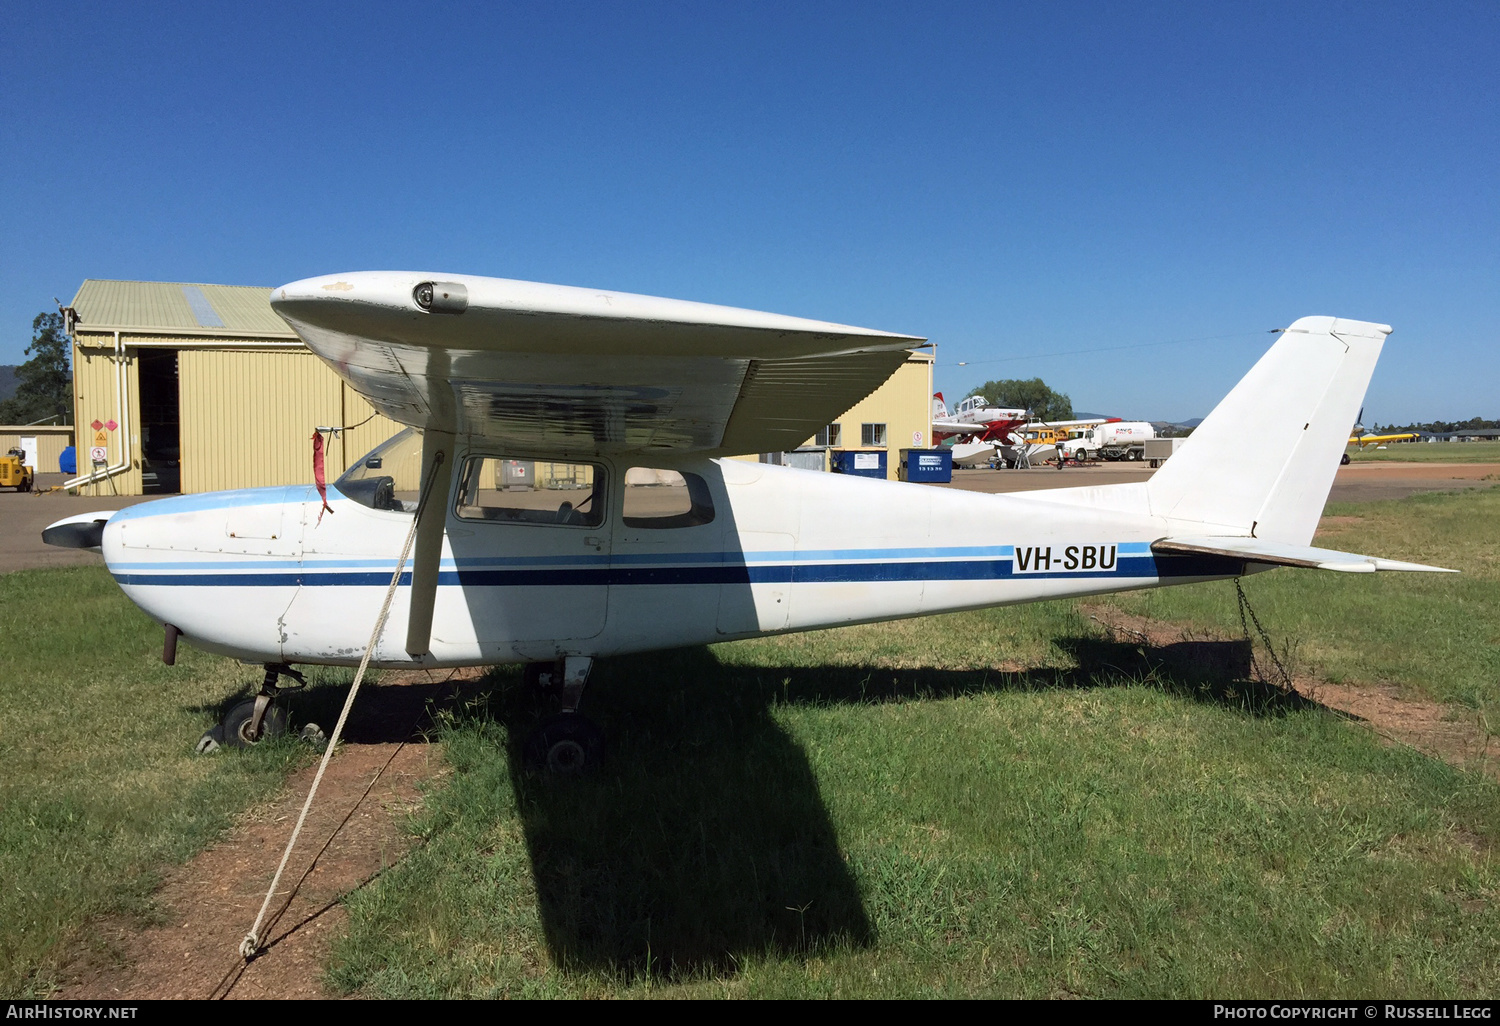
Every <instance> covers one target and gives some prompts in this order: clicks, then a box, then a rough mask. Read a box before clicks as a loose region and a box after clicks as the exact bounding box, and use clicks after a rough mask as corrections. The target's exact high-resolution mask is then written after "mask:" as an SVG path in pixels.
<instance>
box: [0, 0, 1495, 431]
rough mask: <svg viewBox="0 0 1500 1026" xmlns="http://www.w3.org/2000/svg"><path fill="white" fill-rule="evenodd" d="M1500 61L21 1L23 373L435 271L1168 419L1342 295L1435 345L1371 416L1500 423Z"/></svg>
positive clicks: (1399, 373) (1129, 11)
mask: <svg viewBox="0 0 1500 1026" xmlns="http://www.w3.org/2000/svg"><path fill="white" fill-rule="evenodd" d="M1497 54H1500V4H1497V3H1495V2H1493V0H1475V2H1453V3H1444V2H1432V3H1422V4H1416V3H1393V4H1383V3H1375V2H1368V3H1366V2H1359V3H1305V2H1304V3H1287V4H1278V3H1273V2H1259V0H1258V2H1253V3H1233V2H1229V3H1225V2H1214V3H1209V2H1201V3H1182V4H1174V3H1167V4H1153V3H1144V2H1130V3H1120V2H1100V3H1082V4H1070V3H1051V2H1049V3H1042V4H1037V3H1019V2H1016V3H967V4H954V5H946V4H940V3H931V2H924V3H899V4H887V3H875V2H859V3H849V4H842V3H817V2H800V3H784V4H773V3H767V2H758V3H729V2H724V0H714V2H707V0H705V2H701V3H633V2H610V3H569V2H564V0H553V2H538V3H511V4H502V3H487V4H474V5H460V4H435V5H424V4H412V3H401V4H380V3H358V4H348V5H334V6H327V5H318V4H293V5H286V6H275V5H237V4H226V5H215V4H203V3H193V4H180V5H179V4H171V3H157V4H152V5H150V6H146V5H139V6H138V5H124V4H69V3H51V4H41V5H34V6H32V7H28V8H26V9H25V10H24V11H23V10H21V9H19V8H18V9H16V10H14V11H12V12H11V16H10V17H9V18H8V19H7V30H6V32H5V33H4V34H3V36H0V104H3V110H4V125H5V132H4V135H3V142H0V146H3V148H4V160H3V161H0V184H3V193H0V195H3V197H4V199H3V203H0V210H3V221H0V238H3V248H0V363H17V362H20V361H21V360H22V359H23V358H24V357H23V356H22V350H23V349H24V347H25V345H26V344H27V342H28V341H29V338H30V325H31V319H32V317H34V316H35V315H36V314H37V313H38V312H40V311H42V310H47V309H51V308H52V302H51V300H52V297H53V296H57V297H60V298H61V299H62V300H63V301H64V302H67V301H68V300H70V299H71V298H72V296H73V294H74V292H75V291H76V290H77V288H78V286H79V284H80V283H81V282H82V281H83V279H85V278H90V277H92V278H131V279H144V280H167V281H188V282H219V283H227V284H245V285H252V284H253V285H276V284H280V283H282V282H286V281H290V280H293V279H296V278H301V277H305V276H308V275H314V274H323V273H331V272H337V271H344V270H360V269H375V268H396V267H399V268H420V269H432V270H448V271H460V272H468V273H476V274H492V275H497V276H502V277H513V278H527V279H533V280H537V281H548V282H561V283H565V284H577V285H588V286H593V287H598V288H609V289H617V290H623V291H632V292H644V293H649V294H653V295H663V296H671V297H676V298H682V299H694V300H702V301H706V302H714V303H725V304H730V305H734V306H746V307H752V308H756V309H764V310H772V311H776V312H780V313H789V314H797V315H802V316H808V317H816V318H822V319H827V320H835V321H844V322H848V323H853V324H858V325H863V326H868V327H873V328H881V329H888V330H895V331H909V332H914V333H917V334H922V335H927V336H929V337H931V338H932V339H934V340H935V341H936V342H937V343H938V359H939V369H938V372H937V383H938V385H939V387H941V388H942V389H943V390H944V391H945V392H946V393H947V394H948V395H949V397H950V398H954V397H957V396H960V395H962V394H965V392H966V390H967V389H968V388H970V387H971V386H973V385H975V384H977V383H978V382H981V381H984V380H986V379H989V378H995V377H1032V376H1037V375H1040V376H1041V377H1043V378H1044V379H1046V381H1047V382H1048V383H1049V384H1050V385H1052V386H1053V387H1054V388H1057V389H1059V390H1061V391H1065V392H1067V393H1069V394H1070V395H1071V396H1072V398H1073V401H1074V404H1075V406H1076V407H1078V408H1080V409H1086V410H1091V411H1099V412H1105V413H1115V414H1120V415H1123V416H1127V417H1145V418H1152V419H1155V418H1166V419H1182V418H1187V417H1192V416H1201V415H1202V414H1204V413H1206V412H1207V411H1208V410H1209V409H1210V408H1211V407H1212V405H1213V404H1214V403H1215V402H1216V401H1217V400H1218V398H1219V397H1220V396H1221V395H1222V394H1223V392H1224V391H1226V390H1227V389H1228V388H1229V387H1230V386H1231V385H1232V384H1233V383H1234V381H1235V380H1237V379H1238V378H1239V376H1240V375H1241V374H1242V373H1243V372H1244V371H1245V369H1246V368H1248V367H1249V365H1250V364H1251V363H1252V362H1253V361H1254V359H1255V358H1256V356H1258V355H1259V353H1260V352H1261V351H1262V350H1263V349H1264V348H1265V346H1266V345H1267V344H1269V342H1270V340H1271V336H1269V335H1267V334H1265V332H1266V331H1267V330H1268V329H1270V328H1274V327H1278V326H1283V325H1285V324H1288V323H1290V322H1291V321H1292V320H1294V319H1295V318H1296V317H1298V316H1301V315H1303V314H1309V313H1332V314H1337V315H1340V316H1346V317H1357V318H1361V319H1366V320H1375V321H1386V322H1389V323H1391V324H1393V325H1395V327H1396V333H1395V334H1394V335H1392V336H1391V340H1390V342H1389V343H1388V345H1387V348H1386V355H1385V357H1384V358H1383V360H1382V363H1381V366H1380V368H1379V369H1378V370H1377V372H1376V378H1375V381H1374V383H1373V385H1372V387H1371V392H1370V397H1369V402H1368V408H1367V411H1366V420H1367V422H1373V421H1377V420H1378V421H1381V422H1391V421H1406V420H1413V419H1415V420H1429V419H1437V418H1443V419H1447V418H1462V417H1469V416H1476V415H1478V416H1485V417H1497V416H1500V345H1497V342H1500V339H1497V335H1500V331H1497V323H1500V102H1497V98H1500V57H1497ZM1221 336H1227V337H1221ZM1182 339H1197V340H1199V341H1193V342H1184V343H1178V344H1172V345H1150V346H1146V347H1145V348H1132V349H1116V350H1114V351H1109V352H1095V353H1080V352H1079V351H1080V350H1098V349H1110V348H1112V347H1124V346H1144V345H1145V344H1147V343H1160V342H1169V341H1176V340H1182ZM1069 354H1071V355H1069ZM959 361H967V363H968V364H969V365H968V366H957V365H956V364H957V363H958V362H959Z"/></svg>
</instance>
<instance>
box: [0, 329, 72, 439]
mask: <svg viewBox="0 0 1500 1026" xmlns="http://www.w3.org/2000/svg"><path fill="white" fill-rule="evenodd" d="M26 355H27V356H29V357H31V359H29V360H27V361H26V362H25V363H23V364H21V366H19V367H17V368H16V394H15V395H13V396H11V397H10V398H9V399H7V400H5V401H4V402H3V403H0V424H32V423H35V422H37V421H41V420H46V419H48V418H49V417H57V418H59V420H58V422H59V423H62V424H71V423H73V373H72V369H71V367H70V365H69V363H68V336H67V335H66V334H64V332H63V319H62V316H61V315H60V314H55V313H41V314H37V315H36V319H35V320H33V321H32V322H31V345H29V346H27V347H26Z"/></svg>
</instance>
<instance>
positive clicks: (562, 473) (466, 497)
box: [457, 456, 604, 527]
mask: <svg viewBox="0 0 1500 1026" xmlns="http://www.w3.org/2000/svg"><path fill="white" fill-rule="evenodd" d="M457 511H458V515H459V516H460V517H461V518H463V519H464V520H495V521H499V522H501V523H511V524H553V525H558V526H562V527H598V526H599V525H600V524H602V523H604V468H603V467H599V466H595V465H594V464H592V463H567V462H560V461H550V460H547V461H544V460H519V459H508V458H505V457H497V456H484V457H479V456H476V457H473V458H471V459H469V460H467V461H465V463H464V467H463V474H462V476H461V477H460V478H459V485H458V506H457Z"/></svg>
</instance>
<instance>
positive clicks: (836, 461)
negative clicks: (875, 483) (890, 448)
mask: <svg viewBox="0 0 1500 1026" xmlns="http://www.w3.org/2000/svg"><path fill="white" fill-rule="evenodd" d="M828 462H829V465H830V467H831V469H832V470H833V472H834V473H835V474H853V475H854V476H855V477H878V478H880V480H882V481H884V480H885V452H884V451H881V452H858V451H854V450H848V449H830V450H828Z"/></svg>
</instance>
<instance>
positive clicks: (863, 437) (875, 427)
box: [859, 424, 885, 448]
mask: <svg viewBox="0 0 1500 1026" xmlns="http://www.w3.org/2000/svg"><path fill="white" fill-rule="evenodd" d="M859 444H860V445H863V446H871V447H876V448H879V447H882V446H884V445H885V425H884V424H861V425H860V426H859Z"/></svg>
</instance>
